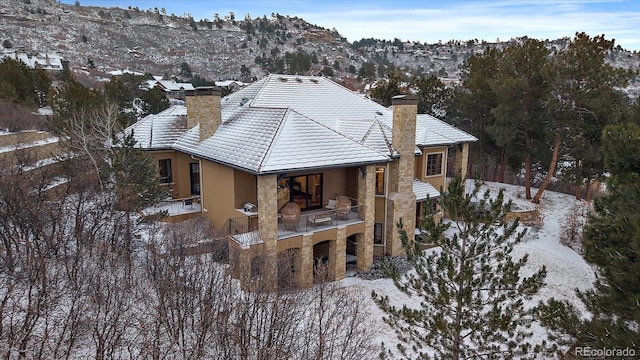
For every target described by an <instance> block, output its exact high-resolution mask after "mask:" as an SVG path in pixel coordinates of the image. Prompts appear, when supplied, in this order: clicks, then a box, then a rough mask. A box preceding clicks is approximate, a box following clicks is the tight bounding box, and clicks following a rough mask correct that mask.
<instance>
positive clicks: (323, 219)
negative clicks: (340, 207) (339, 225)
mask: <svg viewBox="0 0 640 360" xmlns="http://www.w3.org/2000/svg"><path fill="white" fill-rule="evenodd" d="M332 215H333V214H332V212H331V211H322V212H317V213H313V214H309V215H307V223H309V224H311V225H313V227H314V228H315V227H316V225H319V224H325V223H331V221H332V220H333V216H332Z"/></svg>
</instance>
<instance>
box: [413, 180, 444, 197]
mask: <svg viewBox="0 0 640 360" xmlns="http://www.w3.org/2000/svg"><path fill="white" fill-rule="evenodd" d="M413 193H414V194H415V195H416V201H425V200H427V199H435V198H438V197H440V192H439V191H438V190H436V188H434V187H433V185H431V184H429V183H427V182H422V181H420V180H415V179H414V180H413Z"/></svg>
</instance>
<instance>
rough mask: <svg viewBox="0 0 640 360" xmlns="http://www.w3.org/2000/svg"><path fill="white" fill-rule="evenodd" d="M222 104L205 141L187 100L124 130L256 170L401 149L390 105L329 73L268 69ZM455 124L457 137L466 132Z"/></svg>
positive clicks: (147, 141) (368, 157) (360, 160)
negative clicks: (191, 120) (189, 123)
mask: <svg viewBox="0 0 640 360" xmlns="http://www.w3.org/2000/svg"><path fill="white" fill-rule="evenodd" d="M221 107H222V109H221V115H222V124H221V125H220V126H219V127H218V129H217V130H216V132H215V133H214V134H213V135H212V136H211V137H210V138H208V139H204V140H203V141H200V137H199V125H196V126H195V127H193V128H191V129H187V128H186V119H185V115H186V108H185V107H184V106H181V105H176V106H172V107H171V108H169V109H167V110H165V111H163V112H162V113H159V114H156V115H150V116H147V117H145V118H143V119H141V120H140V121H139V122H138V123H136V124H134V125H132V126H131V127H129V128H128V129H127V130H126V131H133V132H134V136H135V137H136V139H137V140H138V144H139V146H140V147H141V148H145V149H157V148H173V149H175V150H179V151H182V152H185V153H188V154H191V155H194V156H198V157H202V158H205V159H209V160H212V161H215V162H219V163H223V164H227V165H230V166H233V167H237V168H241V169H244V170H247V171H250V172H252V173H256V174H265V173H278V172H284V171H294V170H305V169H319V168H325V167H347V166H356V165H364V164H375V163H384V162H389V161H391V160H392V158H393V157H394V156H396V155H397V151H396V150H395V148H394V147H393V145H392V141H391V133H392V131H391V120H392V117H393V114H392V111H391V110H389V109H387V108H385V107H384V106H381V105H379V104H377V103H375V102H373V101H371V100H368V99H365V98H362V97H361V96H359V95H358V94H356V93H354V92H352V91H350V90H348V89H346V88H344V87H342V86H341V85H338V84H336V83H334V82H332V81H330V80H328V79H326V78H322V77H311V76H296V75H269V76H267V77H266V78H264V79H262V80H260V81H257V82H255V83H253V84H251V85H249V86H247V87H245V88H243V89H241V90H239V91H237V92H235V93H233V94H230V95H228V96H226V97H225V98H223V99H222V100H221ZM434 120H436V121H439V120H437V119H435V118H434ZM435 124H436V125H438V126H439V127H442V128H443V129H444V128H445V127H446V126H449V125H447V124H446V123H442V124H445V125H446V126H444V127H443V126H442V125H441V124H440V123H435ZM449 127H451V126H449ZM454 130H455V131H452V132H451V133H453V134H454V135H455V136H457V138H456V141H458V140H461V139H463V137H462V136H460V134H459V133H458V132H456V131H459V130H456V129H455V128H454ZM441 132H443V133H444V130H441ZM472 138H473V137H472ZM473 139H475V138H473ZM448 141H453V140H451V139H450V138H449V140H448ZM452 143H455V142H452ZM416 152H417V153H420V149H419V148H416Z"/></svg>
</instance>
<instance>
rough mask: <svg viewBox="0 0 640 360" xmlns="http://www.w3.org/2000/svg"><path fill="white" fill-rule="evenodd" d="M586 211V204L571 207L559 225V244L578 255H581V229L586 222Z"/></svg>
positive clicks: (587, 206) (587, 207) (587, 208)
mask: <svg viewBox="0 0 640 360" xmlns="http://www.w3.org/2000/svg"><path fill="white" fill-rule="evenodd" d="M588 210H589V205H588V204H586V203H579V204H575V205H573V207H571V210H570V211H569V212H568V213H567V216H566V217H565V219H564V220H563V221H562V224H561V228H562V230H561V231H560V243H561V244H562V245H564V246H567V247H569V248H571V249H573V250H574V251H575V252H577V253H578V254H582V229H583V228H584V225H585V224H586V222H587V212H588Z"/></svg>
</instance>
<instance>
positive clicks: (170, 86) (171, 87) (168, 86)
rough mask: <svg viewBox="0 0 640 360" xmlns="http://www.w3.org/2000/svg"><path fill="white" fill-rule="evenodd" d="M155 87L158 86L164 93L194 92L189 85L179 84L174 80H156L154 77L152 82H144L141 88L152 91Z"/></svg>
mask: <svg viewBox="0 0 640 360" xmlns="http://www.w3.org/2000/svg"><path fill="white" fill-rule="evenodd" d="M156 86H160V87H162V88H163V89H165V91H180V90H194V89H195V88H194V87H193V85H192V84H191V83H181V82H176V81H175V80H162V79H160V80H157V79H156V78H155V77H154V79H153V80H146V81H145V82H144V83H143V85H142V87H143V88H146V89H153V88H154V87H156Z"/></svg>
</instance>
